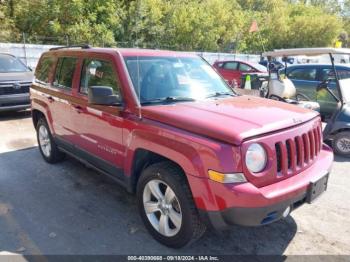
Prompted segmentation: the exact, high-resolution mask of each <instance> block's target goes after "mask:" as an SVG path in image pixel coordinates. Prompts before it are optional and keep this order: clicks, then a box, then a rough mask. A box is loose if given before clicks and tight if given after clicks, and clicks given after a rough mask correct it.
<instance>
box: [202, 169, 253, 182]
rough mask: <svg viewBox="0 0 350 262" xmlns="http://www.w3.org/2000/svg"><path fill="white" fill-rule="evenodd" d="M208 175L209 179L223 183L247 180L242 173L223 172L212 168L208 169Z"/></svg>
mask: <svg viewBox="0 0 350 262" xmlns="http://www.w3.org/2000/svg"><path fill="white" fill-rule="evenodd" d="M208 175H209V178H210V179H211V180H213V181H215V182H219V183H223V184H228V183H244V182H247V179H246V178H245V176H244V175H243V174H242V173H232V174H223V173H220V172H216V171H214V170H209V171H208Z"/></svg>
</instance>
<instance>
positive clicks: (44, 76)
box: [35, 57, 54, 84]
mask: <svg viewBox="0 0 350 262" xmlns="http://www.w3.org/2000/svg"><path fill="white" fill-rule="evenodd" d="M53 62H54V59H53V58H52V57H43V58H42V59H41V60H40V64H39V65H38V67H37V68H36V71H35V80H36V81H38V82H39V83H43V84H47V83H48V82H49V74H50V69H51V66H52V64H53Z"/></svg>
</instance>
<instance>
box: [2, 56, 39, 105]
mask: <svg viewBox="0 0 350 262" xmlns="http://www.w3.org/2000/svg"><path fill="white" fill-rule="evenodd" d="M32 81H33V73H32V71H31V70H30V69H29V68H28V67H27V66H26V65H25V64H24V63H22V61H21V60H20V59H18V58H17V57H15V56H13V55H10V54H4V53H0V111H18V110H23V109H26V108H29V107H30V99H29V88H30V85H31V84H32Z"/></svg>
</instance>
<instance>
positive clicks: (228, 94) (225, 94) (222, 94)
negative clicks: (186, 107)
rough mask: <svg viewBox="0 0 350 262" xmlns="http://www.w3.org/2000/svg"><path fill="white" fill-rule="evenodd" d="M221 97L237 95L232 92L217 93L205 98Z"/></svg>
mask: <svg viewBox="0 0 350 262" xmlns="http://www.w3.org/2000/svg"><path fill="white" fill-rule="evenodd" d="M220 96H236V95H235V94H234V93H230V92H215V93H212V94H209V95H207V96H206V97H205V98H212V97H220Z"/></svg>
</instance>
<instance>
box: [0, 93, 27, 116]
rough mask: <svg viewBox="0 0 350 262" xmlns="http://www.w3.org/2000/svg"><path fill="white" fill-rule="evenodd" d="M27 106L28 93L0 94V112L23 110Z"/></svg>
mask: <svg viewBox="0 0 350 262" xmlns="http://www.w3.org/2000/svg"><path fill="white" fill-rule="evenodd" d="M29 107H30V97H29V93H24V94H14V95H1V96H0V112H3V111H17V110H24V109H27V108H29Z"/></svg>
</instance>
